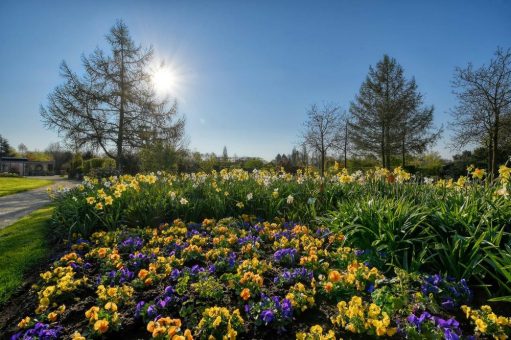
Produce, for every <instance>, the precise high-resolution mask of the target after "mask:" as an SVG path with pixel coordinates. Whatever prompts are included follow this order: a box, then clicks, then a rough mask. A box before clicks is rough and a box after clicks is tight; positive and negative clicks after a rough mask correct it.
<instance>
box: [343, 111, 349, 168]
mask: <svg viewBox="0 0 511 340" xmlns="http://www.w3.org/2000/svg"><path fill="white" fill-rule="evenodd" d="M347 167H348V121H346V129H345V131H344V168H345V169H346V168H347Z"/></svg>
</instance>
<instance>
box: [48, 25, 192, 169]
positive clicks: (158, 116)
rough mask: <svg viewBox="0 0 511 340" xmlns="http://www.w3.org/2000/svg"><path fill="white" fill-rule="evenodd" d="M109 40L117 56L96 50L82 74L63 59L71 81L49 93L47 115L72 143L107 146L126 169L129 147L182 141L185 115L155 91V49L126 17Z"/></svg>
mask: <svg viewBox="0 0 511 340" xmlns="http://www.w3.org/2000/svg"><path fill="white" fill-rule="evenodd" d="M106 39H107V42H108V44H109V45H110V48H111V54H110V55H107V54H106V53H105V52H103V51H102V50H100V49H96V50H95V51H94V53H92V54H91V55H90V56H89V57H85V56H83V57H82V63H83V66H84V69H85V74H84V75H83V76H82V77H80V76H78V75H77V74H76V73H74V72H72V71H71V70H70V69H69V67H68V65H67V64H66V63H65V62H63V63H62V65H61V75H62V76H63V78H64V80H65V82H64V84H63V85H60V86H58V87H56V88H55V90H54V91H53V92H52V93H51V94H50V95H49V96H48V104H47V106H46V107H41V115H42V117H43V121H44V122H45V124H46V125H47V126H48V127H50V128H54V129H56V130H57V131H58V132H59V133H62V134H63V135H64V137H65V138H66V140H67V141H71V142H72V143H73V144H75V145H77V146H78V147H92V148H95V149H102V150H103V151H104V153H105V154H106V155H107V156H109V157H111V158H113V159H114V160H115V161H116V165H117V168H118V169H122V167H123V156H124V153H125V151H128V150H129V149H137V148H141V147H143V146H144V145H145V144H147V143H151V142H154V141H167V142H168V141H172V142H173V143H176V144H177V143H179V142H180V141H181V140H182V139H183V135H184V119H182V118H180V119H178V118H176V114H177V106H176V104H175V103H174V105H169V103H168V100H166V99H159V98H158V97H157V96H156V94H155V90H154V85H153V83H152V81H151V74H150V73H149V70H148V67H149V63H150V61H151V60H152V57H153V51H152V49H151V48H149V49H143V48H142V47H141V46H136V45H135V43H134V42H133V40H132V39H131V37H130V35H129V32H128V28H127V26H126V25H125V24H124V23H123V22H122V21H119V22H118V23H117V24H116V25H115V26H114V27H112V29H111V30H110V34H108V35H107V37H106Z"/></svg>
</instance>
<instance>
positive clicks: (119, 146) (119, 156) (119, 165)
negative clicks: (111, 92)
mask: <svg viewBox="0 0 511 340" xmlns="http://www.w3.org/2000/svg"><path fill="white" fill-rule="evenodd" d="M120 76H121V79H120V82H121V84H120V87H121V96H120V97H121V98H120V103H119V132H118V134H117V159H116V160H115V161H116V164H115V165H116V167H117V170H119V171H120V172H122V165H123V164H122V162H123V157H122V153H123V150H122V146H123V141H124V99H125V98H124V96H125V93H124V50H123V48H121V74H120Z"/></svg>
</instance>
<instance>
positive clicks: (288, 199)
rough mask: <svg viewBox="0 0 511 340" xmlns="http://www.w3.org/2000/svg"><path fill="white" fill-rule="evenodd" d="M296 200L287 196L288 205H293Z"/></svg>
mask: <svg viewBox="0 0 511 340" xmlns="http://www.w3.org/2000/svg"><path fill="white" fill-rule="evenodd" d="M294 200H295V198H294V197H293V196H291V195H289V196H287V199H286V202H287V204H293V201H294Z"/></svg>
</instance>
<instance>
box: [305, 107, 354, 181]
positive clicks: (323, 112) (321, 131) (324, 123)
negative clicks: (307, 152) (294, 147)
mask: <svg viewBox="0 0 511 340" xmlns="http://www.w3.org/2000/svg"><path fill="white" fill-rule="evenodd" d="M307 116H308V119H307V121H306V122H305V124H304V127H305V130H304V132H303V134H302V138H303V144H304V145H306V146H308V147H309V148H310V149H311V150H312V151H313V152H317V153H318V155H319V158H320V161H319V163H320V171H321V176H324V174H325V159H326V156H327V153H328V152H329V151H332V150H340V149H342V147H343V146H344V131H345V125H344V122H345V115H344V114H342V113H341V110H340V108H339V107H338V106H335V105H333V104H324V105H323V106H322V107H321V108H318V106H317V105H316V104H313V105H311V107H310V108H309V110H308V112H307Z"/></svg>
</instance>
